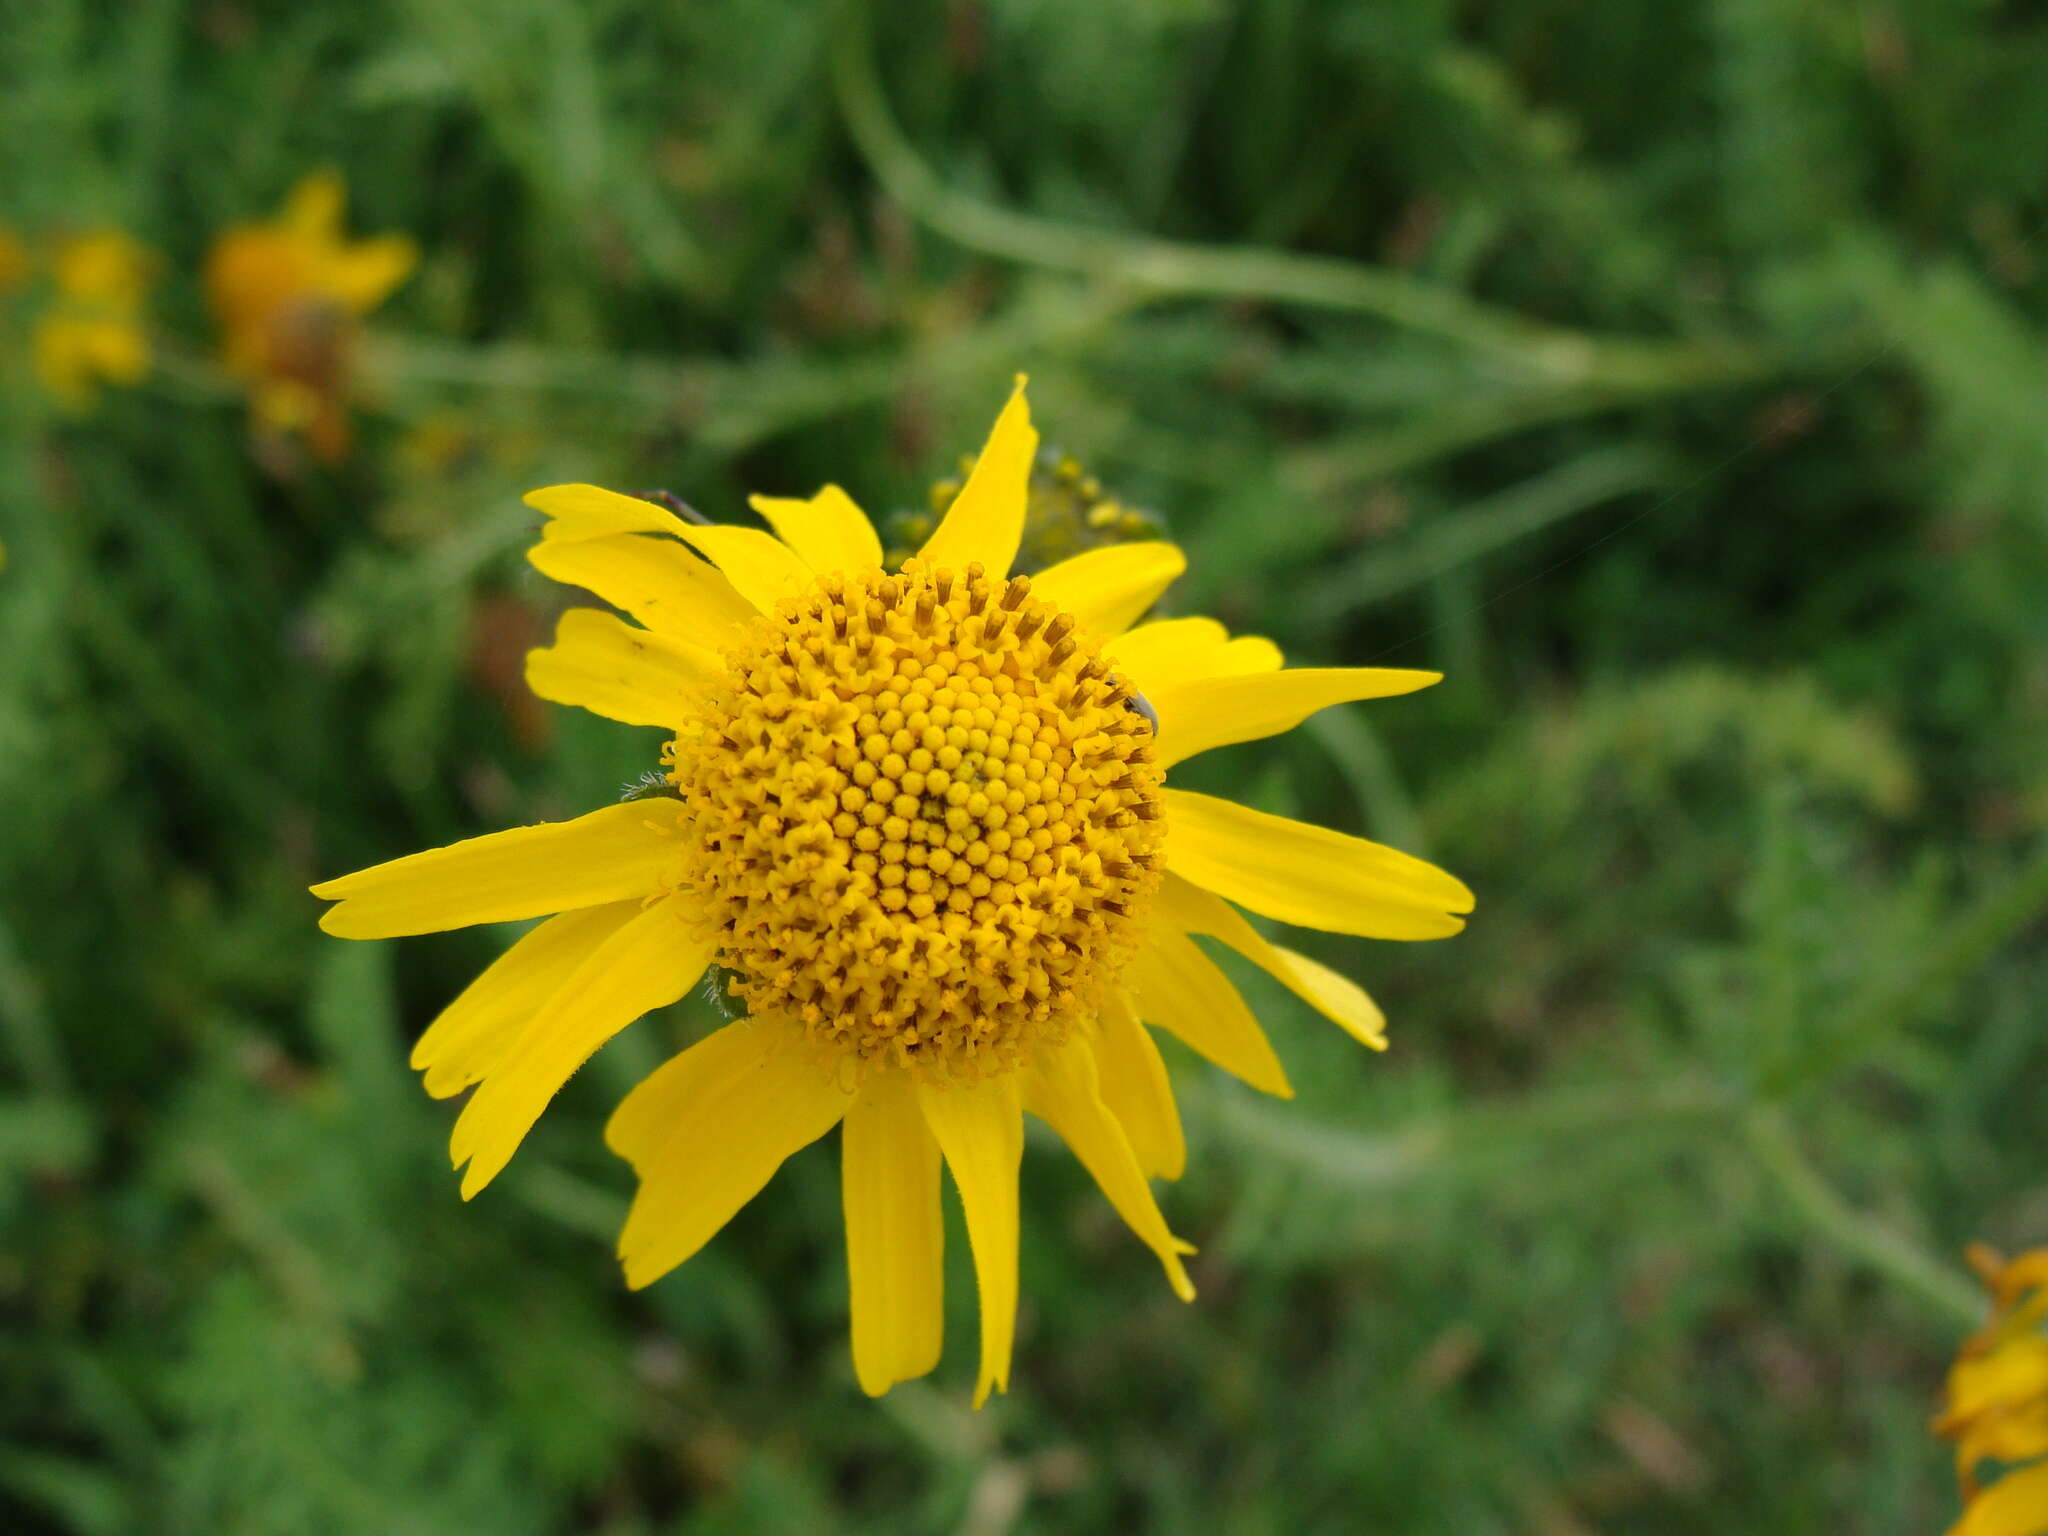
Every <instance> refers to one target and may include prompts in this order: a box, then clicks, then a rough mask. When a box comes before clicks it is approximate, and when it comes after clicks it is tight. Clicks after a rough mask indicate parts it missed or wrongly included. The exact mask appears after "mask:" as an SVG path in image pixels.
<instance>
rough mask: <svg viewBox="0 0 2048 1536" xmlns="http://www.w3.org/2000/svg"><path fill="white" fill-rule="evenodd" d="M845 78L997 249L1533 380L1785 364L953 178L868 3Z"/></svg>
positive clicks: (855, 25)
mask: <svg viewBox="0 0 2048 1536" xmlns="http://www.w3.org/2000/svg"><path fill="white" fill-rule="evenodd" d="M832 74H833V82H834V86H835V89H836V90H837V93H838V96H839V105H840V110H841V112H842V113H843V114H844V116H845V118H846V123H847V127H848V129H849V130H850V131H851V133H852V135H853V139H854V143H855V145H856V146H857V147H858V149H859V150H860V153H861V155H862V157H863V158H864V159H865V160H866V161H867V162H868V167H869V169H870V170H872V171H873V172H874V174H875V178H876V179H877V180H878V181H880V182H881V184H882V185H883V187H885V188H886V189H887V190H888V192H889V194H890V195H891V196H892V197H894V198H895V199H896V200H897V201H898V202H899V203H901V204H902V205H903V206H904V208H905V209H907V210H908V211H909V212H910V213H911V214H912V216H914V217H915V218H917V219H919V220H920V221H922V222H923V223H925V224H927V225H929V226H930V227H931V228H933V229H935V230H937V231H938V232H939V233H940V234H942V235H944V236H946V237H947V238H948V239H951V240H954V241H956V242H958V243H959V244H961V245H964V246H967V247H969V248H970V249H972V250H978V251H982V252H984V253H986V254H988V255H992V256H999V257H1002V258H1004V259H1006V260H1009V261H1016V262H1022V263H1025V264H1027V265H1032V266H1039V267H1050V268H1058V269H1061V270H1065V271H1072V272H1082V273H1087V274H1091V275H1095V276H1098V277H1102V278H1109V279H1116V280H1120V281H1122V282H1124V283H1128V284H1131V285H1134V286H1137V287H1140V288H1149V289H1153V290H1157V291H1162V292H1169V293H1175V294H1182V295H1189V296H1203V297H1208V298H1228V299H1250V300H1263V301H1267V302H1272V303H1292V304H1302V305H1307V306H1310V307H1314V308H1321V309H1332V310H1342V311H1348V312H1350V313H1353V314H1365V315H1372V316H1375V317H1376V318H1378V319H1381V320H1385V321H1387V322H1388V323H1389V324H1392V325H1397V326H1400V327H1402V328H1404V329H1407V330H1413V331H1420V332H1423V333H1426V334H1430V335H1434V336H1438V337H1441V338H1443V339H1444V340H1447V341H1451V342H1454V343H1456V344H1458V345H1460V346H1463V347H1468V348H1471V349H1472V350H1474V351H1480V352H1486V353H1490V354H1493V355H1495V356H1497V357H1499V358H1501V359H1502V360H1504V361H1506V362H1508V363H1510V364H1513V365H1516V366H1518V367H1519V368H1520V369H1522V370H1523V371H1525V372H1526V373H1528V374H1529V375H1531V376H1533V377H1537V378H1541V379H1545V380H1547V381H1549V382H1551V383H1553V384H1556V385H1560V386H1565V387H1569V388H1581V387H1585V386H1589V385H1594V386H1604V387H1609V388H1615V389H1619V390H1623V391H1627V392H1629V393H1665V392H1673V391H1681V390H1688V389H1695V388H1710V387H1715V386H1718V385H1724V384H1739V383H1747V382H1751V381H1753V380H1756V379H1758V378H1762V377H1765V376H1768V375H1769V374H1771V373H1773V372H1775V371H1776V370H1777V368H1778V366H1779V364H1778V363H1777V362H1776V361H1775V360H1774V359H1772V358H1771V357H1770V356H1769V355H1768V354H1767V353H1765V352H1764V351H1763V350H1762V349H1760V348H1756V347H1753V346H1750V345H1748V344H1746V343H1738V342H1733V341H1710V342H1698V343H1695V342H1670V341H1656V340H1647V341H1646V340H1640V339H1636V338H1632V337H1611V336H1598V335H1593V334H1591V333H1588V332H1583V331H1575V330H1570V329H1567V328H1565V327H1562V326H1555V325H1550V324H1547V323H1545V322H1542V321H1538V320H1532V319H1530V318H1528V317H1527V316H1524V315H1519V314H1516V313H1514V312H1513V311H1510V310H1503V309H1498V308H1495V307H1494V306H1492V305H1489V304H1485V303H1482V302H1481V301H1479V300H1476V299H1472V298H1469V297H1467V296H1466V295H1465V294H1463V293H1460V292H1458V291H1456V290H1455V289H1450V288H1444V287H1440V286H1438V285H1436V284H1433V283H1428V282H1425V281H1422V280H1421V279H1419V278H1415V277H1411V276H1409V275H1408V274H1407V273H1404V272H1395V271H1389V270H1387V269H1385V268H1382V267H1374V266H1369V265H1367V264H1365V263H1362V262H1355V261H1345V260H1339V259H1336V258H1331V257H1323V256H1308V255H1303V254H1300V253H1298V252H1293V251H1283V250H1262V249H1257V248H1247V247H1237V246H1203V245H1189V244H1181V243H1177V242H1174V241H1167V240H1154V239H1148V238H1144V237H1141V236H1128V235H1122V234H1118V233H1115V232H1113V231H1109V230H1099V229H1088V228H1082V227H1079V226H1075V225H1071V224H1062V223H1059V222H1056V221H1054V220H1051V219H1042V218H1037V217H1034V216H1031V215H1029V214H1020V213H1016V212H1013V211H1012V210H1010V209H1007V208H1000V207H995V206H992V205H990V204H988V203H984V202H981V201H979V200H977V199H975V198H972V197H967V196H964V195H962V194H961V193H958V192H955V191H954V190H952V189H951V188H950V187H948V186H946V185H945V183H944V182H942V181H941V180H940V179H939V177H938V175H937V174H936V173H935V172H934V171H933V170H932V168H931V167H930V166H929V165H927V164H926V163H925V161H924V159H923V158H922V157H921V156H920V155H919V154H918V152H917V150H916V149H915V148H914V147H913V146H912V145H911V143H910V141H909V140H908V139H907V138H905V137H904V134H903V130H902V129H901V128H900V127H899V126H898V125H897V123H896V121H895V119H894V117H892V116H891V115H890V112H889V106H888V102H887V100H886V99H885V98H884V96H883V93H882V87H881V82H880V80H879V79H878V78H877V76H876V73H875V62H874V49H873V46H872V43H871V39H870V35H869V22H868V16H867V10H866V7H865V6H863V5H861V4H858V3H848V4H846V5H844V6H843V7H842V11H841V17H840V26H839V29H838V33H837V36H836V37H835V39H834V42H833V50H832Z"/></svg>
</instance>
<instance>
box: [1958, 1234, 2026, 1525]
mask: <svg viewBox="0 0 2048 1536" xmlns="http://www.w3.org/2000/svg"><path fill="white" fill-rule="evenodd" d="M1970 1267H1971V1268H1973V1269H1975V1270H1976V1271H1977V1273H1978V1275H1979V1276H1980V1277H1982V1279H1983V1281H1984V1283H1985V1285H1986V1286H1987V1287H1989V1288H1990V1291H1991V1295H1992V1304H1993V1309H1992V1314H1991V1320H1990V1321H1989V1322H1988V1323H1986V1324H1985V1325H1984V1326H1983V1328H1981V1329H1979V1330H1978V1331H1977V1332H1976V1333H1975V1334H1973V1335H1971V1336H1970V1338H1969V1339H1968V1340H1966V1341H1965V1342H1964V1344H1963V1347H1962V1350H1961V1352H1960V1353H1959V1354H1958V1355H1957V1356H1956V1363H1955V1365H1954V1367H1953V1368H1952V1369H1951V1370H1950V1371H1949V1374H1948V1407H1947V1409H1946V1410H1945V1411H1944V1412H1943V1413H1942V1415H1941V1417H1940V1418H1938V1419H1936V1420H1935V1422H1934V1430H1935V1433H1936V1434H1939V1435H1942V1436H1944V1437H1946V1438H1947V1439H1950V1440H1953V1441H1955V1443H1956V1477H1957V1479H1958V1480H1959V1481H1960V1482H1961V1484H1962V1491H1963V1501H1964V1506H1965V1507H1964V1510H1963V1517H1962V1519H1960V1520H1958V1521H1957V1522H1956V1523H1955V1524H1954V1525H1953V1526H1951V1527H1950V1528H1949V1536H2043V1533H2048V1326H2044V1324H2048V1248H2036V1249H2034V1250H2032V1251H2031V1252H2029V1253H2023V1254H2021V1255H2020V1256H2019V1257H2018V1258H2016V1259H2014V1260H2012V1262H2010V1263H2007V1262H2006V1261H2005V1259H2004V1257H2003V1256H2002V1255H2000V1254H1999V1253H1998V1252H1996V1251H1995V1250H1993V1249H1991V1248H1988V1247H1986V1246H1984V1245H1983V1244H1981V1243H1978V1244H1975V1245H1973V1246H1972V1247H1971V1249H1970ZM1986 1461H1990V1462H1996V1463H1999V1464H2001V1465H2002V1466H2003V1467H2004V1468H2005V1471H2004V1472H2003V1474H2002V1475H2001V1476H1999V1477H1998V1479H1997V1480H1996V1481H1995V1482H1992V1483H1990V1484H1989V1485H1988V1486H1987V1485H1985V1484H1984V1483H1981V1482H1980V1481H1979V1480H1978V1477H1977V1471H1978V1468H1979V1467H1980V1466H1981V1465H1982V1464H1983V1463H1984V1462H1986Z"/></svg>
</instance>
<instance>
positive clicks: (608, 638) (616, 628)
mask: <svg viewBox="0 0 2048 1536" xmlns="http://www.w3.org/2000/svg"><path fill="white" fill-rule="evenodd" d="M724 675H725V667H724V665H723V663H721V662H720V661H719V660H718V658H717V656H716V655H715V654H714V653H712V652H711V651H708V650H706V649H705V648H704V647H703V646H701V645H691V644H690V643H689V642H688V641H685V640H675V639H671V638H670V637H669V636H667V635H657V634H656V633H655V632H654V631H653V630H651V629H636V628H634V627H633V626H632V625H630V624H628V623H626V621H625V620H623V619H621V618H619V617H618V616H617V615H615V614H610V613H600V612H599V611H598V610H597V609H595V608H571V609H570V610H569V611H568V612H567V613H565V614H563V615H562V619H561V622H560V623H559V624H557V625H556V626H555V643H554V644H553V645H551V646H547V647H545V648H543V649H541V650H537V651H528V652H527V653H526V686H527V687H529V688H531V689H532V690H533V691H534V692H535V693H537V694H539V695H540V696H541V697H542V698H544V699H552V700H553V701H554V702H555V703H557V704H573V705H575V706H576V707H577V708H579V709H587V710H589V711H590V712H591V713H592V714H594V715H603V716H604V717H605V719H607V720H623V721H624V722H625V723H626V724H628V725H659V726H663V727H665V728H667V729H669V730H674V729H675V728H676V727H678V726H680V725H682V724H683V723H684V722H685V721H687V720H690V719H693V718H694V717H695V716H696V714H697V709H698V705H699V701H700V700H701V699H702V698H703V693H704V690H705V689H706V688H707V687H710V686H713V685H714V684H716V683H717V682H718V681H719V680H720V679H721V678H723V677H724Z"/></svg>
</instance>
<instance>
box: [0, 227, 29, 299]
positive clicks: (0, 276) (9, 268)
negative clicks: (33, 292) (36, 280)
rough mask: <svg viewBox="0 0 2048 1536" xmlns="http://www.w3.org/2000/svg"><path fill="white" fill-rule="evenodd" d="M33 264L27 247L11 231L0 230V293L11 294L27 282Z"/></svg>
mask: <svg viewBox="0 0 2048 1536" xmlns="http://www.w3.org/2000/svg"><path fill="white" fill-rule="evenodd" d="M33 269H34V263H32V262H31V261H30V260H29V254H28V247H27V246H25V245H23V244H22V243H21V239H20V237H19V236H18V235H16V234H15V233H14V231H13V230H11V229H0V293H12V292H13V291H14V290H15V289H17V288H19V287H22V286H23V285H24V284H26V283H27V282H28V277H29V273H30V272H31V271H32V270H33Z"/></svg>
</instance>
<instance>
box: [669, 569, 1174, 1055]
mask: <svg viewBox="0 0 2048 1536" xmlns="http://www.w3.org/2000/svg"><path fill="white" fill-rule="evenodd" d="M1030 585H1031V584H1030V582H1029V580H1028V579H1027V578H1025V577H1021V576H1018V577H1012V578H1011V579H1009V580H1008V581H1007V582H1005V581H1000V580H994V579H991V578H989V577H987V576H985V575H984V574H983V572H982V570H981V567H980V566H978V565H970V566H969V567H968V568H967V570H966V572H965V573H964V574H961V575H956V574H955V573H954V572H952V571H949V570H943V569H940V570H927V569H925V568H923V567H922V566H921V565H920V564H919V563H918V562H917V561H911V562H909V563H908V564H907V565H906V566H905V567H904V569H903V571H902V572H901V574H899V575H893V576H891V575H885V574H884V573H883V572H881V571H879V570H874V571H868V572H863V573H854V574H842V575H831V576H826V577H822V578H820V580H819V582H818V584H817V585H816V586H815V587H814V588H813V589H812V590H811V591H810V592H808V593H806V594H805V595H804V596H802V597H800V598H791V599H785V600H784V601H783V602H782V604H780V605H779V606H778V608H777V609H776V611H775V612H774V613H772V614H766V615H763V616H762V617H761V618H759V619H757V620H755V621H754V622H753V624H752V625H751V627H750V629H749V630H748V631H747V632H746V633H745V634H744V636H743V638H742V641H741V643H740V645H739V646H738V648H737V649H736V650H734V651H733V652H731V653H730V654H729V656H728V662H729V664H730V667H731V671H730V674H729V676H728V680H727V682H726V685H725V686H724V687H722V688H719V689H716V690H714V691H713V692H712V694H711V696H710V697H709V698H708V700H707V701H706V710H705V716H704V725H703V727H702V729H701V731H699V732H686V733H685V734H684V735H682V736H680V737H678V739H677V740H676V742H675V743H674V744H673V746H672V747H671V749H670V752H671V761H670V777H671V778H672V779H673V780H674V782H675V784H676V786H677V787H678V789H679V790H680V791H681V793H682V796H683V799H684V801H685V802H686V804H688V805H689V806H690V807H692V809H693V812H694V816H693V828H694V836H692V837H690V838H689V839H688V840H687V842H688V852H687V855H686V858H687V860H688V861H689V864H690V866H691V867H690V868H689V869H688V870H686V872H685V876H684V880H685V884H686V885H687V886H688V887H689V888H690V889H691V890H692V891H693V893H694V894H695V895H696V896H697V897H698V898H699V899H700V900H701V902H702V904H703V906H704V908H705V910H706V911H707V912H708V913H709V914H710V915H711V917H712V919H713V920H714V921H715V922H716V923H717V925H718V930H719V931H718V941H719V945H720V955H719V959H720V963H721V964H722V965H724V966H725V967H726V968H727V969H728V970H729V971H730V972H731V973H732V974H731V980H730V982H729V985H730V987H731V988H732V990H734V991H735V992H738V993H739V994H741V995H742V996H743V997H744V998H745V999H746V1003H747V1007H748V1010H749V1012H751V1013H753V1014H754V1015H756V1016H760V1017H768V1016H784V1017H787V1018H791V1019H794V1020H796V1021H798V1022H800V1023H801V1024H802V1025H803V1026H804V1027H805V1028H806V1029H807V1030H808V1031H809V1033H810V1034H811V1036H812V1037H813V1038H814V1039H816V1040H818V1041H820V1042H821V1043H825V1044H829V1045H830V1046H832V1047H834V1048H836V1049H837V1050H838V1051H839V1052H840V1053H841V1055H842V1056H843V1057H845V1058H847V1059H849V1060H850V1061H851V1063H852V1065H853V1067H854V1069H855V1070H856V1071H858V1070H859V1069H860V1068H863V1067H867V1066H872V1065H883V1064H891V1065H896V1066H901V1067H908V1068H911V1069H913V1070H915V1071H917V1072H918V1074H919V1075H920V1076H922V1077H925V1078H927V1079H931V1080H945V1079H953V1078H963V1079H968V1080H972V1079H975V1078H979V1077H983V1076H987V1075H989V1074H992V1073H996V1072H1002V1071H1008V1070H1011V1069H1013V1068H1015V1067H1016V1066H1017V1065H1018V1064H1019V1063H1020V1062H1021V1060H1022V1059H1023V1058H1024V1056H1025V1055H1026V1054H1027V1053H1028V1052H1029V1051H1030V1050H1031V1049H1033V1048H1034V1047H1036V1046H1038V1045H1041V1044H1056V1043H1058V1041H1059V1040H1061V1039H1063V1038H1064V1037H1065V1035H1066V1032H1067V1031H1068V1030H1069V1029H1070V1028H1071V1027H1072V1025H1073V1023H1074V1022H1075V1020H1077V1019H1080V1018H1085V1017H1088V1016H1090V1015H1092V1013H1093V1012H1094V1011H1095V1009H1096V1008H1098V1007H1099V1006H1100V1004H1101V1000H1102V995H1103V992H1104V990H1105V988H1106V987H1107V986H1108V984H1109V983H1110V982H1111V981H1112V980H1113V979H1114V978H1115V976H1116V974H1117V972H1118V971H1119V970H1121V968H1122V966H1123V964H1124V962H1125V961H1126V960H1127V959H1128V958H1129V956H1130V952H1131V948H1132V946H1133V944H1134V943H1135V942H1136V936H1137V921H1138V919H1140V918H1141V917H1142V915H1143V909H1144V907H1145V906H1146V905H1147V904H1148V903H1149V901H1150V899H1151V896H1152V892H1153V890H1154V889H1155V888H1156V886H1157V883H1158V874H1157V867H1158V864H1159V844H1160V838H1161V835H1162V833H1163V830H1164V823H1163V822H1162V821H1161V819H1160V797H1159V789H1160V782H1161V777H1162V775H1161V773H1160V770H1159V769H1158V767H1157V766H1156V765H1155V763H1154V762H1153V754H1152V751H1151V728H1150V726H1149V725H1148V723H1147V722H1146V721H1145V719H1144V718H1143V717H1142V716H1141V715H1139V714H1138V713H1137V712H1136V711H1135V710H1134V709H1133V708H1131V707H1130V706H1129V702H1128V701H1129V699H1130V697H1131V695H1130V691H1129V689H1128V688H1127V687H1125V686H1124V684H1123V683H1122V682H1121V681H1120V680H1118V679H1117V678H1116V677H1115V675H1114V674H1113V673H1112V672H1111V671H1110V670H1109V668H1108V666H1107V665H1106V664H1105V663H1104V662H1103V661H1102V659H1101V658H1100V657H1099V655H1098V654H1097V653H1096V648H1095V645H1094V642H1093V641H1091V640H1090V639H1089V638H1087V637H1086V636H1085V635H1082V634H1080V633H1077V632H1076V629H1075V624H1074V620H1073V619H1072V617H1071V616H1069V615H1067V614H1064V613H1061V612H1060V611H1059V610H1058V609H1056V608H1055V607H1053V606H1052V605H1051V604H1049V603H1045V602H1042V601H1040V600H1038V599H1036V598H1034V597H1032V596H1031V590H1030Z"/></svg>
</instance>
